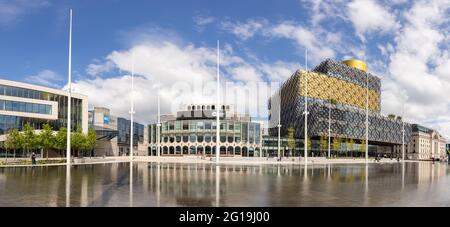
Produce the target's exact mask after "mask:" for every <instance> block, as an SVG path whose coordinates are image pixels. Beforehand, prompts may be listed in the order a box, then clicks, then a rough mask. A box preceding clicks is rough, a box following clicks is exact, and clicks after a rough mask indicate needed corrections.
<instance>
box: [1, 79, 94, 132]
mask: <svg viewBox="0 0 450 227" xmlns="http://www.w3.org/2000/svg"><path fill="white" fill-rule="evenodd" d="M87 102H88V101H87V97H86V96H84V95H81V94H76V93H73V94H72V117H71V119H72V122H71V123H72V129H73V130H77V129H79V128H80V129H82V130H83V132H87V129H88V124H87V123H88V122H87V111H88V110H87V108H88V103H87ZM67 103H68V96H67V92H66V91H62V90H58V89H53V88H47V87H42V86H36V85H32V84H26V83H21V82H16V81H9V80H0V135H5V134H7V133H8V131H9V130H10V129H12V128H17V129H19V130H21V129H22V128H23V126H24V125H25V124H27V123H29V124H30V125H31V126H32V127H34V128H35V129H37V130H39V129H41V128H42V126H43V125H44V124H45V123H48V124H50V125H51V126H52V127H53V129H54V130H58V129H59V128H61V127H67ZM4 139H5V137H4V136H3V137H1V138H0V140H4Z"/></svg>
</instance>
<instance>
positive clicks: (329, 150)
mask: <svg viewBox="0 0 450 227" xmlns="http://www.w3.org/2000/svg"><path fill="white" fill-rule="evenodd" d="M328 105H329V106H328V158H330V157H331V103H328Z"/></svg>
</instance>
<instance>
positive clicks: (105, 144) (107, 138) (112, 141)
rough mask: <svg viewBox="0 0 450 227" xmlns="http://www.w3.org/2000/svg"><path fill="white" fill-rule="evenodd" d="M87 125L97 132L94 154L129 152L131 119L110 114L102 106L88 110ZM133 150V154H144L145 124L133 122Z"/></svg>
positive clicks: (112, 154)
mask: <svg viewBox="0 0 450 227" xmlns="http://www.w3.org/2000/svg"><path fill="white" fill-rule="evenodd" d="M89 125H90V126H91V127H93V128H94V129H95V131H96V133H97V144H96V147H95V155H96V156H103V155H105V156H124V155H129V154H130V130H131V121H130V120H127V119H125V118H122V117H116V116H113V115H111V114H110V110H109V109H107V108H104V107H94V109H93V110H90V111H89ZM133 127H134V128H133V131H134V135H133V137H134V138H133V147H134V148H133V150H134V153H135V155H145V154H146V151H147V145H146V143H147V140H146V137H145V136H144V132H145V131H146V130H145V126H144V125H142V124H139V123H136V122H134V126H133Z"/></svg>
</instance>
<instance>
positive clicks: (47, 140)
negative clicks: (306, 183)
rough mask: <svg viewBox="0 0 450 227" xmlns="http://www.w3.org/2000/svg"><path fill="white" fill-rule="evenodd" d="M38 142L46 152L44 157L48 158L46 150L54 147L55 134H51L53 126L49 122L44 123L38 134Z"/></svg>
mask: <svg viewBox="0 0 450 227" xmlns="http://www.w3.org/2000/svg"><path fill="white" fill-rule="evenodd" d="M38 137H39V144H40V146H41V147H42V149H44V151H45V152H46V158H47V159H48V151H49V150H50V149H52V148H53V147H54V143H55V136H54V135H53V128H52V127H51V126H50V125H49V124H44V127H43V128H42V130H41V133H40V134H39V135H38Z"/></svg>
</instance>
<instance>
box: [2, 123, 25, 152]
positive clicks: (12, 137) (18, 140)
mask: <svg viewBox="0 0 450 227" xmlns="http://www.w3.org/2000/svg"><path fill="white" fill-rule="evenodd" d="M22 141H23V140H22V135H21V134H20V132H19V130H18V129H17V128H13V129H11V130H10V131H9V134H8V135H7V136H6V141H5V147H6V149H13V150H14V155H13V157H14V159H15V158H16V150H17V149H20V148H22Z"/></svg>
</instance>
